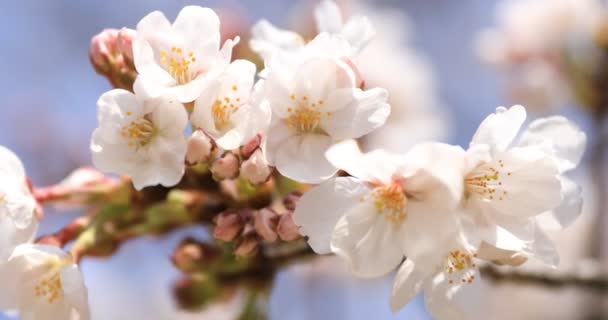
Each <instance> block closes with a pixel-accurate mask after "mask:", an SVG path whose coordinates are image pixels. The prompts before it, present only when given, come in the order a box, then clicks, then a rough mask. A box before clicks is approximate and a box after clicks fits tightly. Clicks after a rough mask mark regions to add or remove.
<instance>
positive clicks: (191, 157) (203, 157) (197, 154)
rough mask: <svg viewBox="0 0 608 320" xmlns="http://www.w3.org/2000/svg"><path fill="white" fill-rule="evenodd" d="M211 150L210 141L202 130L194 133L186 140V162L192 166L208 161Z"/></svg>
mask: <svg viewBox="0 0 608 320" xmlns="http://www.w3.org/2000/svg"><path fill="white" fill-rule="evenodd" d="M212 148H213V145H212V144H211V139H209V137H208V136H207V135H206V134H205V133H204V132H203V131H202V130H196V131H194V133H192V136H190V138H189V139H188V152H187V153H186V162H187V163H188V164H190V165H193V164H197V163H199V162H204V161H207V160H209V156H210V155H211V149H212Z"/></svg>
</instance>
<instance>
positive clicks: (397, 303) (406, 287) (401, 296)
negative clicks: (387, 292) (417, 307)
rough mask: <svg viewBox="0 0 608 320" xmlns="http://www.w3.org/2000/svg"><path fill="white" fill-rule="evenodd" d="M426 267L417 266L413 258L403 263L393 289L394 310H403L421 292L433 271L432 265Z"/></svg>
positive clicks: (392, 306) (391, 301) (391, 303)
mask: <svg viewBox="0 0 608 320" xmlns="http://www.w3.org/2000/svg"><path fill="white" fill-rule="evenodd" d="M425 267H426V268H425ZM425 267H423V268H420V267H416V264H414V262H413V261H412V260H411V259H407V260H405V261H404V262H403V264H401V267H399V271H398V272H397V276H396V277H395V282H394V284H393V288H392V290H391V298H390V306H391V310H392V311H393V312H397V311H399V310H401V309H402V308H403V307H405V306H406V305H407V304H408V303H409V302H410V301H411V300H412V299H414V297H416V296H417V295H418V293H420V290H422V288H423V286H424V283H425V281H427V278H428V277H429V276H430V275H431V273H432V272H433V268H432V267H431V268H429V267H428V266H425Z"/></svg>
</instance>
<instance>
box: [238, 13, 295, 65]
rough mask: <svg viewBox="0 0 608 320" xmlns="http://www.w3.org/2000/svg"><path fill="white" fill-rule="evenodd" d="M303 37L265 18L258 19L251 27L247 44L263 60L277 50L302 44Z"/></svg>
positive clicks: (289, 48)
mask: <svg viewBox="0 0 608 320" xmlns="http://www.w3.org/2000/svg"><path fill="white" fill-rule="evenodd" d="M304 43H305V42H304V39H302V37H301V36H300V35H299V34H297V33H295V32H292V31H288V30H282V29H279V28H277V27H275V26H274V25H272V24H271V23H270V22H268V21H267V20H260V21H258V22H257V23H256V24H255V25H253V27H251V40H250V41H249V46H250V47H251V49H252V50H253V51H255V52H257V53H258V54H259V55H260V56H261V57H262V58H263V59H264V60H268V59H270V57H271V56H272V55H273V54H274V53H275V52H277V51H279V50H285V51H292V50H295V49H297V48H300V47H302V46H303V45H304Z"/></svg>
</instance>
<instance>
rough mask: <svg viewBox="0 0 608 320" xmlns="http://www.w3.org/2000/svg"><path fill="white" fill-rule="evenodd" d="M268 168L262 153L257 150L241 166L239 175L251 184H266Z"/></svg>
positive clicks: (268, 175) (269, 171)
mask: <svg viewBox="0 0 608 320" xmlns="http://www.w3.org/2000/svg"><path fill="white" fill-rule="evenodd" d="M270 173H271V170H270V167H269V166H268V162H267V161H266V158H265V157H264V154H263V153H262V150H260V149H257V150H256V151H255V152H254V153H253V154H252V155H251V157H250V158H249V159H247V160H245V162H243V164H242V165H241V175H242V176H243V177H244V178H245V179H247V181H249V182H251V183H252V184H260V183H263V182H266V181H267V180H268V178H269V177H270Z"/></svg>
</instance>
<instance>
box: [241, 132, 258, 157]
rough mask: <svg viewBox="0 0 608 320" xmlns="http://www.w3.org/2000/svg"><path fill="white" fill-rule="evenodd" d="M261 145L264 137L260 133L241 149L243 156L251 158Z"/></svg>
mask: <svg viewBox="0 0 608 320" xmlns="http://www.w3.org/2000/svg"><path fill="white" fill-rule="evenodd" d="M260 143H262V135H260V134H259V133H258V134H256V135H255V137H253V138H252V139H251V140H249V141H248V142H247V143H246V144H245V145H244V146H243V147H241V154H242V155H243V157H245V158H249V157H250V156H251V154H252V153H253V152H254V151H255V150H256V149H257V148H258V147H259V146H260Z"/></svg>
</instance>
